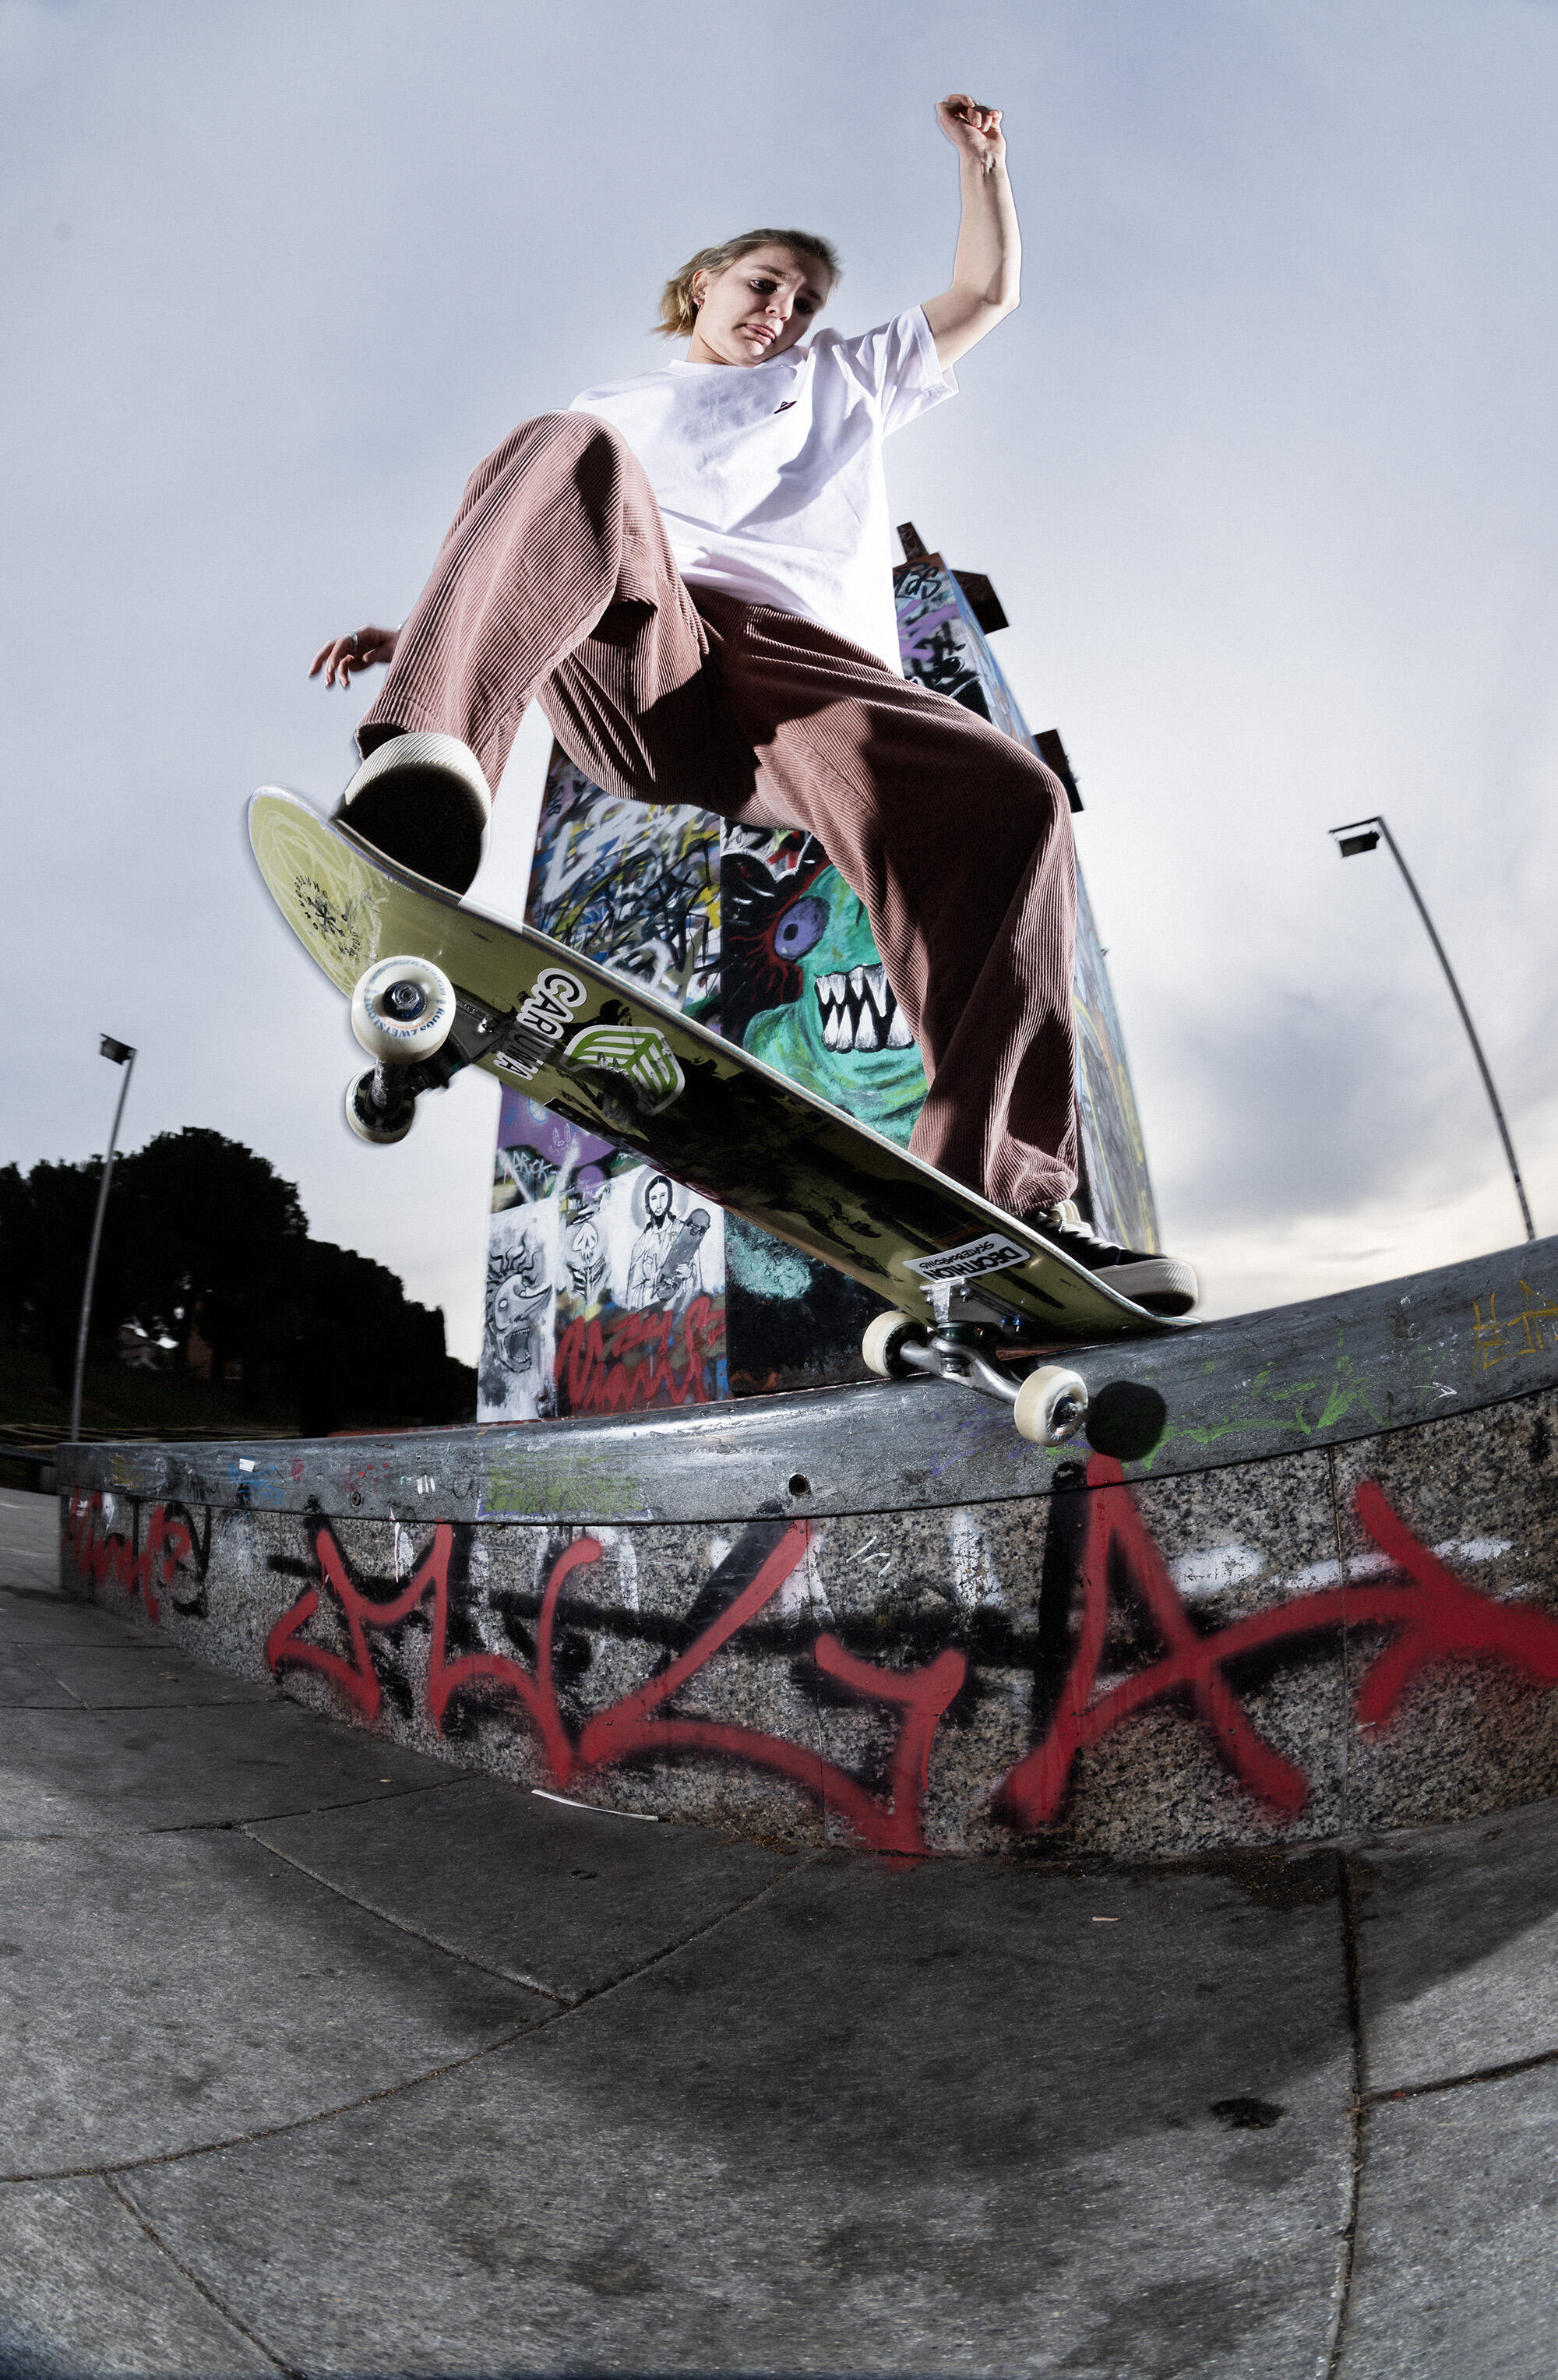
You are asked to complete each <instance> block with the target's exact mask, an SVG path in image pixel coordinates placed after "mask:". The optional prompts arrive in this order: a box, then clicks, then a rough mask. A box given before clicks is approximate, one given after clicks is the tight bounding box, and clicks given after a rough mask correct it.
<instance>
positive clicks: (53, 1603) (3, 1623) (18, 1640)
mask: <svg viewBox="0 0 1558 2380" xmlns="http://www.w3.org/2000/svg"><path fill="white" fill-rule="evenodd" d="M127 1609H133V1607H131V1606H127ZM145 1642H146V1639H145V1637H144V1635H142V1634H141V1633H140V1631H139V1630H138V1629H135V1628H132V1627H131V1626H130V1624H129V1622H128V1621H126V1620H121V1619H120V1618H118V1616H117V1614H116V1612H115V1611H114V1610H113V1609H111V1608H105V1607H104V1606H103V1605H102V1604H97V1603H78V1602H77V1601H76V1600H75V1598H74V1597H71V1596H67V1595H46V1594H45V1593H44V1592H43V1588H42V1587H36V1586H12V1587H6V1588H3V1589H0V1644H5V1645H24V1646H26V1647H28V1648H29V1649H32V1648H35V1647H37V1646H39V1645H144V1644H145Z"/></svg>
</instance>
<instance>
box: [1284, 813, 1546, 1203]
mask: <svg viewBox="0 0 1558 2380" xmlns="http://www.w3.org/2000/svg"><path fill="white" fill-rule="evenodd" d="M1331 832H1332V833H1333V835H1334V836H1335V837H1336V842H1337V847H1338V852H1339V856H1341V857H1342V858H1343V859H1355V858H1357V856H1358V854H1359V853H1360V852H1365V851H1372V850H1373V849H1374V848H1375V846H1376V845H1377V844H1378V843H1379V840H1380V837H1381V836H1382V835H1383V837H1384V839H1385V841H1386V843H1387V844H1389V846H1390V853H1391V856H1392V858H1393V859H1394V861H1395V864H1396V866H1397V867H1398V868H1400V870H1401V874H1402V880H1403V881H1404V883H1405V884H1406V890H1407V891H1408V892H1410V894H1411V895H1412V898H1413V900H1414V901H1415V902H1416V903H1417V905H1418V917H1420V918H1421V919H1422V921H1423V924H1424V926H1425V928H1426V929H1427V931H1428V938H1429V940H1430V942H1431V943H1432V944H1433V949H1434V955H1435V957H1436V958H1437V959H1438V961H1439V964H1440V965H1441V966H1442V968H1443V970H1444V980H1445V982H1446V983H1447V984H1448V985H1449V987H1450V997H1451V999H1452V1000H1453V1001H1454V1002H1455V1006H1456V1008H1457V1009H1458V1010H1459V1011H1460V1018H1461V1023H1462V1024H1463V1025H1464V1026H1466V1038H1467V1040H1468V1041H1469V1042H1470V1043H1471V1054H1472V1056H1473V1057H1474V1058H1475V1059H1476V1061H1477V1067H1478V1072H1479V1074H1480V1075H1481V1077H1482V1087H1483V1089H1484V1090H1485V1091H1486V1092H1487V1094H1488V1104H1489V1106H1490V1107H1491V1109H1492V1111H1493V1122H1494V1123H1496V1124H1497V1125H1498V1128H1499V1138H1500V1139H1501V1140H1502V1141H1503V1153H1504V1155H1505V1157H1507V1158H1508V1160H1509V1172H1510V1179H1511V1180H1512V1181H1513V1183H1514V1184H1515V1196H1516V1197H1517V1198H1518V1199H1519V1201H1520V1220H1521V1221H1522V1222H1523V1223H1524V1224H1525V1226H1526V1237H1527V1238H1528V1240H1534V1239H1535V1238H1536V1235H1537V1227H1536V1225H1535V1224H1534V1223H1533V1222H1532V1220H1531V1210H1530V1208H1529V1206H1528V1204H1527V1200H1526V1185H1525V1184H1524V1183H1523V1182H1522V1181H1521V1179H1520V1168H1519V1166H1518V1164H1517V1163H1516V1162H1515V1143H1514V1142H1513V1141H1512V1140H1511V1138H1510V1136H1509V1126H1508V1125H1507V1124H1506V1123H1505V1122H1504V1120H1503V1108H1502V1107H1501V1106H1500V1105H1499V1095H1498V1093H1497V1091H1496V1090H1495V1089H1494V1088H1493V1077H1492V1075H1491V1073H1490V1071H1489V1067H1488V1061H1487V1059H1486V1058H1485V1057H1484V1056H1483V1055H1482V1044H1481V1042H1480V1041H1479V1039H1478V1038H1477V1027H1476V1026H1474V1025H1473V1023H1472V1021H1471V1012H1470V1010H1469V1009H1468V1008H1467V1004H1466V1002H1465V1001H1464V1000H1463V999H1462V998H1461V988H1460V985H1459V984H1458V983H1457V982H1456V981H1455V969H1454V968H1453V967H1452V966H1451V965H1450V962H1449V960H1448V959H1447V958H1446V957H1445V955H1444V945H1443V943H1442V941H1440V939H1439V936H1438V934H1437V933H1436V932H1435V931H1434V925H1433V919H1432V918H1431V917H1430V916H1429V913H1428V905H1427V903H1426V902H1425V901H1424V899H1423V896H1422V894H1421V893H1420V892H1418V888H1417V885H1416V884H1415V883H1414V882H1413V880H1412V871H1411V869H1410V868H1408V867H1407V865H1406V861H1405V859H1403V857H1402V856H1401V846H1400V844H1398V843H1397V842H1396V839H1395V837H1394V834H1392V832H1391V831H1390V828H1389V827H1388V826H1387V825H1386V823H1385V821H1384V820H1383V818H1382V817H1380V816H1378V815H1376V816H1375V817H1373V818H1366V819H1354V820H1353V822H1352V824H1351V825H1350V826H1333V828H1332V829H1331Z"/></svg>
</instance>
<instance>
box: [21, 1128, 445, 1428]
mask: <svg viewBox="0 0 1558 2380" xmlns="http://www.w3.org/2000/svg"><path fill="white" fill-rule="evenodd" d="M102 1172H103V1165H102V1160H101V1159H100V1158H92V1159H90V1160H87V1161H86V1162H85V1163H84V1164H81V1165H65V1164H57V1165H50V1164H39V1165H35V1166H34V1167H33V1168H32V1171H31V1172H30V1173H29V1174H26V1175H23V1174H22V1173H21V1172H19V1171H18V1168H17V1167H16V1166H14V1165H8V1166H5V1167H3V1168H0V1339H3V1340H4V1341H6V1342H8V1343H10V1344H12V1345H17V1346H23V1347H30V1348H34V1349H36V1350H38V1351H39V1352H41V1353H43V1354H46V1355H47V1356H48V1358H49V1360H50V1364H51V1367H52V1370H53V1375H54V1378H55V1385H56V1386H57V1387H59V1388H60V1389H61V1390H64V1389H66V1388H67V1386H68V1382H69V1377H70V1366H71V1357H72V1353H73V1349H74V1343H75V1332H76V1323H77V1318H78V1316H79V1311H80V1299H81V1282H82V1275H83V1271H84V1268H85V1264H86V1253H87V1242H88V1239H89V1236H90V1234H91V1215H92V1208H93V1205H94V1203H95V1199H96V1196H97V1185H98V1183H99V1181H100V1180H101V1179H102ZM130 1320H133V1321H135V1322H137V1323H139V1324H140V1326H141V1328H142V1329H143V1330H146V1331H147V1332H148V1333H149V1334H150V1335H151V1336H152V1337H153V1338H164V1339H167V1340H171V1341H172V1342H174V1345H175V1354H174V1362H175V1364H176V1366H185V1365H187V1364H188V1360H189V1345H190V1338H191V1332H192V1331H198V1333H199V1338H200V1341H201V1342H203V1344H204V1346H206V1347H207V1348H209V1349H210V1351H211V1376H212V1378H213V1382H214V1383H216V1384H218V1386H221V1385H222V1384H224V1383H225V1381H226V1378H227V1375H228V1373H229V1372H232V1373H234V1375H235V1377H234V1378H233V1379H232V1380H231V1382H230V1383H229V1385H230V1386H231V1388H232V1390H233V1391H234V1399H235V1402H237V1403H239V1404H241V1405H249V1406H255V1407H261V1408H266V1409H274V1407H276V1406H277V1405H281V1406H283V1407H286V1406H290V1407H292V1408H293V1409H294V1410H296V1411H297V1413H298V1418H299V1421H300V1424H301V1426H302V1427H303V1428H304V1430H305V1432H306V1433H308V1434H310V1435H315V1434H318V1433H321V1432H323V1431H326V1430H331V1429H339V1428H344V1427H349V1426H351V1425H352V1424H358V1423H360V1424H379V1425H383V1426H392V1425H396V1424H405V1423H413V1422H418V1421H422V1422H444V1421H458V1420H464V1419H469V1416H470V1415H472V1413H473V1412H474V1410H475V1403H476V1384H475V1374H474V1373H473V1372H472V1371H471V1369H470V1367H469V1366H468V1365H464V1364H458V1363H456V1362H455V1361H454V1359H453V1358H452V1357H451V1356H449V1355H448V1354H446V1352H445V1349H444V1317H443V1314H442V1312H440V1311H439V1310H437V1309H436V1308H435V1309H433V1310H432V1311H431V1312H430V1311H429V1309H428V1308H427V1307H426V1306H422V1305H416V1304H414V1303H413V1302H412V1301H411V1300H409V1299H408V1297H407V1295H406V1293H405V1290H404V1288H403V1286H402V1284H401V1282H400V1281H399V1280H398V1279H397V1278H396V1275H395V1274H394V1273H393V1272H391V1271H390V1270H389V1269H388V1268H387V1266H384V1265H380V1264H374V1263H373V1262H372V1261H371V1259H370V1258H369V1257H360V1256H357V1255H354V1254H353V1252H352V1251H351V1250H350V1249H348V1248H338V1247H335V1246H333V1245H331V1244H330V1243H329V1242H324V1241H318V1240H310V1237H309V1233H308V1220H307V1218H306V1217H305V1215H304V1213H303V1208H302V1205H301V1203H300V1201H299V1199H298V1192H297V1188H296V1186H295V1184H292V1183H290V1182H286V1181H283V1179H282V1178H281V1176H280V1175H279V1174H278V1173H277V1172H275V1170H274V1167H273V1166H271V1165H270V1164H268V1163H267V1161H266V1160H265V1159H264V1158H262V1157H259V1156H257V1155H256V1154H255V1152H254V1151H253V1150H252V1149H250V1148H246V1147H244V1146H243V1145H242V1143H241V1142H238V1141H233V1140H228V1139H227V1138H226V1137H225V1135H223V1134H221V1133H219V1132H211V1131H207V1130H205V1129H203V1128H201V1127H199V1126H194V1125H190V1126H187V1127H186V1128H185V1129H184V1130H183V1131H182V1132H176V1133H160V1134H159V1135H157V1136H156V1138H155V1139H153V1140H151V1141H149V1142H148V1143H147V1145H146V1147H144V1148H142V1149H138V1150H136V1151H134V1152H133V1153H132V1154H130V1155H128V1156H127V1157H124V1158H122V1159H121V1160H119V1164H118V1166H117V1167H116V1171H115V1177H114V1185H113V1188H112V1190H111V1191H110V1193H109V1198H108V1207H107V1212H106V1217H105V1220H104V1226H103V1248H102V1253H101V1256H100V1257H99V1264H98V1281H97V1293H96V1296H95V1299H94V1301H93V1325H94V1328H93V1339H94V1342H95V1343H96V1344H97V1346H98V1348H99V1350H100V1352H101V1351H102V1350H103V1348H104V1347H105V1346H106V1345H107V1344H110V1343H112V1342H114V1340H115V1339H116V1335H117V1333H118V1330H119V1328H120V1326H121V1325H122V1324H123V1323H125V1322H127V1321H130Z"/></svg>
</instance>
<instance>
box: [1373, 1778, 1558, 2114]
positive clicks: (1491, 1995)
mask: <svg viewBox="0 0 1558 2380" xmlns="http://www.w3.org/2000/svg"><path fill="white" fill-rule="evenodd" d="M1351 1866H1352V1871H1353V1876H1354V1878H1355V1884H1356V1888H1357V1909H1358V1953H1359V1965H1360V1970H1361V1975H1362V1984H1363V2010H1364V2037H1365V2041H1366V2043H1367V2045H1368V2054H1367V2074H1366V2081H1367V2084H1368V2087H1369V2089H1370V2090H1372V2091H1396V2090H1400V2089H1402V2088H1404V2087H1406V2086H1409V2085H1411V2084H1414V2083H1434V2082H1441V2081H1443V2080H1446V2079H1448V2078H1449V2077H1451V2076H1454V2075H1457V2074H1474V2073H1478V2072H1479V2071H1481V2070H1484V2069H1486V2068H1488V2067H1490V2066H1503V2065H1506V2064H1509V2063H1511V2062H1513V2061H1514V2060H1515V2059H1517V2058H1536V2057H1540V2056H1542V2055H1543V2054H1545V2053H1546V2052H1547V2051H1549V2050H1553V2049H1558V1803H1554V1802H1539V1803H1533V1804H1531V1805H1530V1806H1529V1807H1528V1808H1527V1809H1524V1810H1501V1811H1498V1812H1496V1813H1493V1814H1491V1815H1489V1816H1487V1817H1485V1818H1472V1819H1465V1820H1461V1821H1458V1822H1457V1823H1456V1824H1455V1825H1453V1826H1445V1827H1425V1828H1420V1829H1417V1830H1415V1831H1414V1832H1413V1833H1412V1834H1410V1835H1408V1836H1406V1837H1403V1838H1399V1839H1393V1840H1385V1841H1382V1842H1375V1843H1371V1844H1370V1845H1369V1848H1368V1850H1367V1851H1366V1852H1359V1853H1357V1854H1355V1855H1354V1856H1353V1858H1352V1861H1351Z"/></svg>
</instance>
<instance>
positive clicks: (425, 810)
mask: <svg viewBox="0 0 1558 2380" xmlns="http://www.w3.org/2000/svg"><path fill="white" fill-rule="evenodd" d="M335 815H336V817H337V818H338V819H340V820H342V822H343V824H345V825H347V826H349V827H351V828H352V829H354V831H355V832H357V833H358V834H359V835H361V837H362V839H363V841H364V842H365V843H371V844H372V846H373V848H374V850H375V851H382V852H383V855H384V857H385V858H386V859H393V860H394V861H395V862H396V865H397V866H398V867H401V868H412V869H413V870H414V871H415V872H416V874H417V875H419V876H425V877H426V878H427V879H428V880H429V882H430V883H432V884H442V885H443V887H444V890H445V892H454V893H461V892H469V889H470V884H471V880H472V878H473V877H474V876H475V874H476V871H477V869H478V868H480V866H481V837H482V834H483V832H485V829H486V825H487V821H488V820H489V819H490V818H491V817H492V815H493V796H492V795H491V794H490V793H489V792H488V790H487V780H486V778H485V777H484V776H483V775H482V773H481V762H480V760H478V759H477V757H476V755H475V753H474V752H473V751H471V749H470V747H469V745H466V744H462V743H461V742H460V740H459V737H458V736H457V735H392V736H390V737H389V738H388V740H387V741H386V742H385V743H383V744H380V745H378V746H376V747H375V748H374V749H373V750H372V751H371V752H370V754H369V755H368V758H367V759H366V760H364V762H363V764H362V766H361V768H360V769H359V771H358V772H357V774H356V776H355V777H354V778H353V779H352V781H351V783H350V784H349V785H348V786H347V790H346V792H345V793H344V794H343V795H341V799H340V804H339V806H338V807H337V809H336V812H335Z"/></svg>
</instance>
